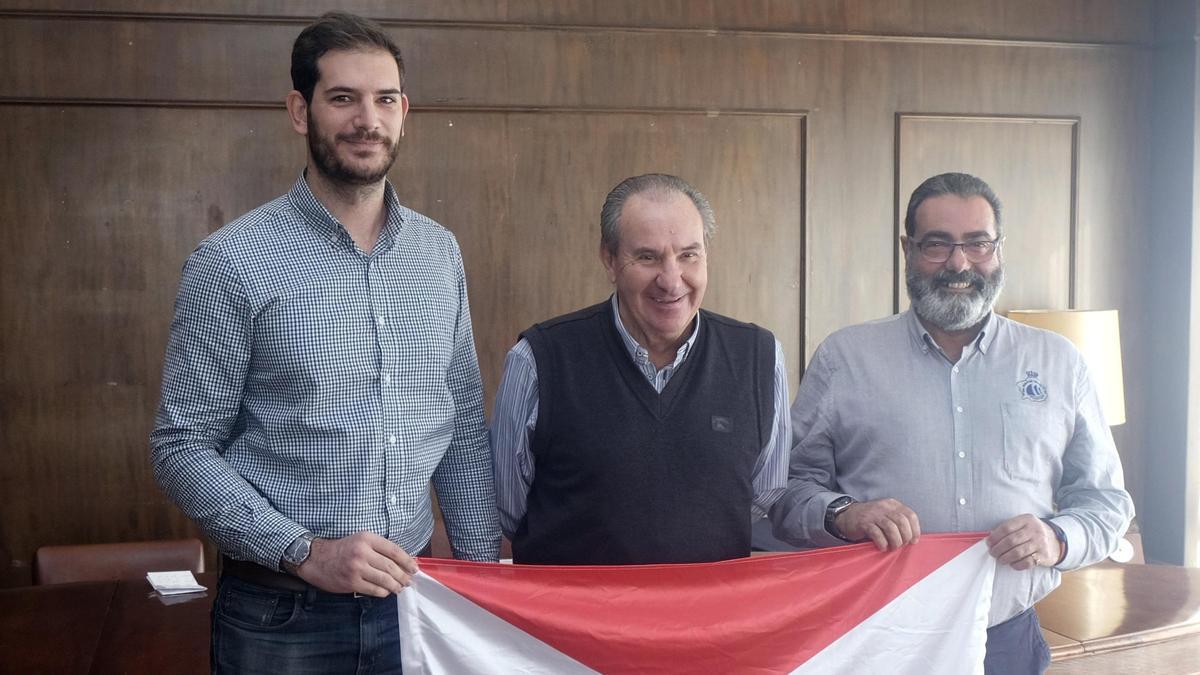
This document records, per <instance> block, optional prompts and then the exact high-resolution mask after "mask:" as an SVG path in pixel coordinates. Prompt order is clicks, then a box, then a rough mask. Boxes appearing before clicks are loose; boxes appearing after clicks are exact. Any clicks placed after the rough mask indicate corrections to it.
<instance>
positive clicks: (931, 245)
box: [912, 237, 1004, 263]
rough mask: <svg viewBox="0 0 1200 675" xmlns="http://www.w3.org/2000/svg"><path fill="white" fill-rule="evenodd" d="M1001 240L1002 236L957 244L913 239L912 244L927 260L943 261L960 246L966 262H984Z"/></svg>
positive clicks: (993, 253) (1002, 239) (937, 240)
mask: <svg viewBox="0 0 1200 675" xmlns="http://www.w3.org/2000/svg"><path fill="white" fill-rule="evenodd" d="M1001 241H1004V238H1003V237H996V238H995V239H981V240H979V241H964V242H961V243H957V244H956V243H954V242H952V241H946V240H945V239H924V240H922V241H914V242H912V245H913V246H916V247H917V248H918V249H920V250H921V255H922V256H924V258H925V259H926V260H928V261H929V262H935V263H944V262H946V261H947V260H949V259H950V256H952V255H954V249H956V248H959V247H962V252H963V255H964V256H966V258H967V261H968V262H972V263H984V262H987V261H989V260H991V259H992V256H994V255H996V249H997V248H999V247H1000V242H1001Z"/></svg>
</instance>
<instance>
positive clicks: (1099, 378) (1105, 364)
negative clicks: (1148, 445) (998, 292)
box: [1008, 309, 1125, 426]
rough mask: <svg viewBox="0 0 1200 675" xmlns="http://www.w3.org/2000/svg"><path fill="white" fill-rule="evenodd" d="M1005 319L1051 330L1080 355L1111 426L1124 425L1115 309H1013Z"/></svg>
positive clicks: (1117, 325) (1123, 394) (1119, 348)
mask: <svg viewBox="0 0 1200 675" xmlns="http://www.w3.org/2000/svg"><path fill="white" fill-rule="evenodd" d="M1008 318H1010V319H1012V320H1013V321H1019V322H1020V323H1023V324H1028V325H1030V326H1036V327H1038V328H1045V329H1046V330H1050V331H1054V332H1055V333H1058V334H1060V335H1062V336H1064V337H1066V338H1067V339H1068V340H1070V341H1071V342H1073V343H1075V347H1076V348H1078V349H1079V351H1080V352H1081V353H1082V354H1083V358H1084V360H1085V361H1086V362H1087V366H1088V370H1090V371H1091V374H1092V381H1093V382H1095V383H1096V390H1097V392H1098V393H1099V395H1100V404H1101V405H1102V406H1103V407H1104V416H1105V418H1107V419H1108V423H1109V424H1110V425H1112V426H1116V425H1118V424H1124V423H1125V383H1124V381H1123V379H1122V375H1121V329H1120V326H1119V324H1118V321H1117V310H1115V309H1104V310H1074V309H1071V310H1044V309H1014V310H1010V311H1009V312H1008Z"/></svg>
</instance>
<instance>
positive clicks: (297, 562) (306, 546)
mask: <svg viewBox="0 0 1200 675" xmlns="http://www.w3.org/2000/svg"><path fill="white" fill-rule="evenodd" d="M312 543H313V536H312V533H311V532H305V533H303V534H301V535H300V536H299V537H296V540H295V541H293V542H292V543H290V544H288V547H287V549H286V550H285V551H284V552H283V558H282V559H281V560H280V561H279V566H280V567H282V568H283V571H284V572H287V573H288V574H291V575H292V576H295V575H296V570H297V569H299V568H300V566H301V565H303V564H304V561H305V560H308V556H309V554H310V553H312Z"/></svg>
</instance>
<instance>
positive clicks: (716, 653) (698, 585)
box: [397, 533, 996, 675]
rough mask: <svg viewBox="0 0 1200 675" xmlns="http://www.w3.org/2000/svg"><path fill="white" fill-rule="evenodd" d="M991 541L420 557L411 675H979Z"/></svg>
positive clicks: (407, 609)
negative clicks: (652, 561)
mask: <svg viewBox="0 0 1200 675" xmlns="http://www.w3.org/2000/svg"><path fill="white" fill-rule="evenodd" d="M982 537H983V535H982V534H978V533H976V534H946V535H924V536H922V537H921V541H920V543H918V544H916V545H914V546H907V547H905V548H903V549H901V550H900V551H896V552H891V553H880V552H878V551H876V550H875V548H874V546H872V545H870V544H856V545H853V546H842V547H838V548H828V549H820V550H814V551H805V552H803V553H788V554H780V555H773V556H763V557H757V558H747V559H742V560H730V561H726V562H719V563H701V564H689V565H635V566H614V567H601V566H548V565H547V566H541V565H496V564H488V563H469V562H459V561H453V560H434V559H421V561H420V565H421V572H420V573H418V574H417V576H416V578H415V579H414V581H413V584H412V586H411V587H409V588H407V589H405V590H404V592H402V593H400V594H399V595H397V602H398V603H399V608H400V642H401V649H402V652H403V665H404V672H405V673H406V675H421V674H424V673H430V674H435V673H436V674H438V675H441V674H444V673H453V674H455V675H457V674H461V673H547V674H549V673H554V674H556V675H557V674H561V673H593V672H599V673H821V674H825V673H888V674H889V675H891V674H893V673H921V674H922V675H925V674H927V673H956V674H957V673H982V672H983V653H984V644H985V642H986V639H987V623H988V608H989V606H990V604H991V592H992V576H993V574H994V573H995V569H996V565H995V559H994V558H992V557H991V556H990V555H989V554H988V552H987V548H986V545H985V543H984V542H983V541H982Z"/></svg>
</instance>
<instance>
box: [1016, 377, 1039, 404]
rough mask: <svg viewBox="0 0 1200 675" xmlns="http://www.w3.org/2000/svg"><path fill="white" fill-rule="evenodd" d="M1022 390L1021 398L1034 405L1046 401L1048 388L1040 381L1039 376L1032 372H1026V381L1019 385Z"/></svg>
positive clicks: (1018, 387)
mask: <svg viewBox="0 0 1200 675" xmlns="http://www.w3.org/2000/svg"><path fill="white" fill-rule="evenodd" d="M1017 389H1020V390H1021V398H1023V399H1025V400H1026V401H1033V402H1034V403H1041V402H1042V401H1045V400H1046V387H1045V385H1043V384H1042V383H1041V382H1040V381H1039V380H1038V374H1037V373H1036V372H1034V371H1032V370H1027V371H1025V379H1023V380H1021V381H1020V382H1018V383H1017Z"/></svg>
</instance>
